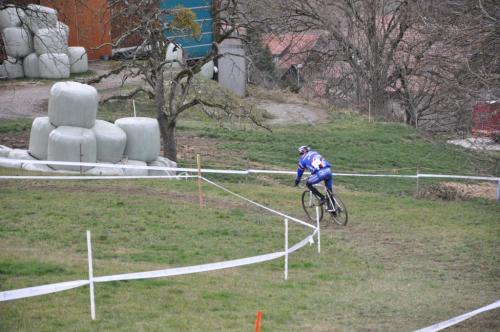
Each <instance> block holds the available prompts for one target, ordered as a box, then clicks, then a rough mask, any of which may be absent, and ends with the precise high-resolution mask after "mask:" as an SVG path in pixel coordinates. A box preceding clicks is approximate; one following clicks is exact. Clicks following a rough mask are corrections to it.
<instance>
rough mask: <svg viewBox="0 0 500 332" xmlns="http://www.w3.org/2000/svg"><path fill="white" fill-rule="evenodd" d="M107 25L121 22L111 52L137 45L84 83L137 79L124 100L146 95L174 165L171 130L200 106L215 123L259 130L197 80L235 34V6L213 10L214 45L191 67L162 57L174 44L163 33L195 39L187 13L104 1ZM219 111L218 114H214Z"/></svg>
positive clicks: (145, 0)
mask: <svg viewBox="0 0 500 332" xmlns="http://www.w3.org/2000/svg"><path fill="white" fill-rule="evenodd" d="M109 8H110V9H111V12H112V18H111V19H112V20H121V21H122V22H126V24H127V27H126V29H124V32H123V33H122V34H121V35H120V36H118V37H117V38H116V39H115V40H114V41H113V47H120V45H121V44H122V43H123V42H124V41H126V40H127V38H130V37H131V36H138V39H139V41H140V43H139V44H138V45H136V46H135V47H133V48H132V49H131V50H130V51H129V56H130V58H128V59H123V60H121V64H120V66H119V67H118V68H116V69H115V70H113V71H112V72H110V73H108V74H106V75H103V76H101V77H98V78H95V79H92V80H89V81H87V82H88V83H90V84H92V83H96V82H99V81H100V80H101V79H103V78H105V77H107V76H109V75H111V74H117V73H119V72H126V76H125V77H131V76H140V77H142V78H143V79H144V82H145V83H146V85H145V86H142V87H139V88H137V89H135V90H134V91H133V92H131V93H130V94H128V95H126V96H117V97H114V99H116V98H132V97H133V96H134V95H136V94H137V93H139V92H144V93H146V94H147V95H148V96H149V97H150V98H151V99H152V100H154V103H155V107H156V110H157V118H158V121H159V124H160V130H161V134H162V138H163V150H164V154H165V156H166V157H168V158H170V159H172V160H177V147H176V140H175V135H176V132H175V131H176V126H177V121H178V118H179V115H180V114H182V113H183V112H185V111H187V110H190V109H192V108H193V107H195V106H200V107H202V108H203V111H204V112H205V113H206V114H207V115H209V116H211V117H213V118H218V117H219V116H220V115H221V114H226V115H227V116H237V117H241V118H246V119H250V120H251V121H253V123H255V124H258V125H261V124H260V122H259V121H258V119H257V117H256V116H255V115H254V113H253V111H252V109H249V108H248V107H244V106H243V105H240V103H235V102H234V99H233V98H229V97H226V98H215V96H214V94H227V93H226V92H224V91H222V90H220V89H219V90H218V91H215V90H214V89H211V90H210V91H211V93H210V95H208V94H207V93H205V91H204V90H206V84H207V82H205V83H204V84H201V83H202V81H203V79H202V78H200V77H199V75H197V74H198V73H199V72H200V71H201V69H202V67H203V66H204V65H206V64H208V63H209V62H211V61H213V60H215V59H217V58H218V57H219V56H220V55H219V53H218V45H219V43H221V42H222V41H223V40H225V39H227V38H232V37H233V36H234V33H235V31H237V30H238V28H239V22H238V3H237V1H235V0H232V1H226V2H224V3H222V4H220V3H219V5H218V6H217V7H216V8H215V12H214V18H215V20H214V24H215V27H214V30H215V31H216V32H217V33H216V34H215V40H214V42H213V44H212V49H211V51H210V52H209V53H208V54H207V55H206V56H204V57H203V58H201V59H198V60H196V61H179V60H169V59H167V52H168V49H169V45H170V47H171V46H172V45H171V44H172V43H175V38H173V37H172V38H168V37H166V35H165V32H166V31H178V32H180V33H181V34H191V35H193V37H197V33H198V32H199V26H198V25H197V23H196V22H195V20H194V19H195V16H194V14H193V12H192V11H191V10H188V9H185V8H171V9H161V8H160V6H159V4H158V1H156V0H141V1H126V0H113V1H109ZM217 110H219V111H217Z"/></svg>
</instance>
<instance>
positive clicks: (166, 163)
mask: <svg viewBox="0 0 500 332" xmlns="http://www.w3.org/2000/svg"><path fill="white" fill-rule="evenodd" d="M148 166H157V167H172V168H176V167H177V163H176V162H175V161H172V160H170V159H167V158H164V157H158V158H156V160H154V161H152V162H149V163H148ZM148 174H149V175H150V176H163V175H169V176H173V175H175V171H169V170H152V169H150V170H149V173H148Z"/></svg>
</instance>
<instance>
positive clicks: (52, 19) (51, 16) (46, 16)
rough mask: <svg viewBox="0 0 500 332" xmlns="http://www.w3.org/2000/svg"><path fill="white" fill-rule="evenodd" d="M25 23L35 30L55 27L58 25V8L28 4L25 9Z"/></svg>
mask: <svg viewBox="0 0 500 332" xmlns="http://www.w3.org/2000/svg"><path fill="white" fill-rule="evenodd" d="M24 13H25V15H24V18H23V19H22V21H23V23H24V24H26V25H27V26H28V28H29V29H30V30H31V31H32V32H33V33H37V32H38V30H40V29H46V28H55V27H56V25H57V10H55V9H53V8H49V7H45V6H40V5H33V4H32V5H28V6H27V8H26V10H25V11H24Z"/></svg>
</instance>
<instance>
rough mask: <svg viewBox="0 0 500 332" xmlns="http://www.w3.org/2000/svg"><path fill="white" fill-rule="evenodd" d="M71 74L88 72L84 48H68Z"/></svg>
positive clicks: (87, 61)
mask: <svg viewBox="0 0 500 332" xmlns="http://www.w3.org/2000/svg"><path fill="white" fill-rule="evenodd" d="M68 55H69V64H70V66H71V68H70V71H71V73H85V72H86V71H88V70H89V60H88V57H87V51H86V50H85V48H84V47H78V46H75V47H68Z"/></svg>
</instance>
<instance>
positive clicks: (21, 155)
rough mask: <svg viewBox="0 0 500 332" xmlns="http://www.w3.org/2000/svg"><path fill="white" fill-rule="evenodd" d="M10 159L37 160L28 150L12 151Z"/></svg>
mask: <svg viewBox="0 0 500 332" xmlns="http://www.w3.org/2000/svg"><path fill="white" fill-rule="evenodd" d="M9 159H18V160H21V159H22V160H34V159H35V158H33V157H32V156H31V155H30V154H29V153H28V150H23V149H12V150H10V152H9Z"/></svg>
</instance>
